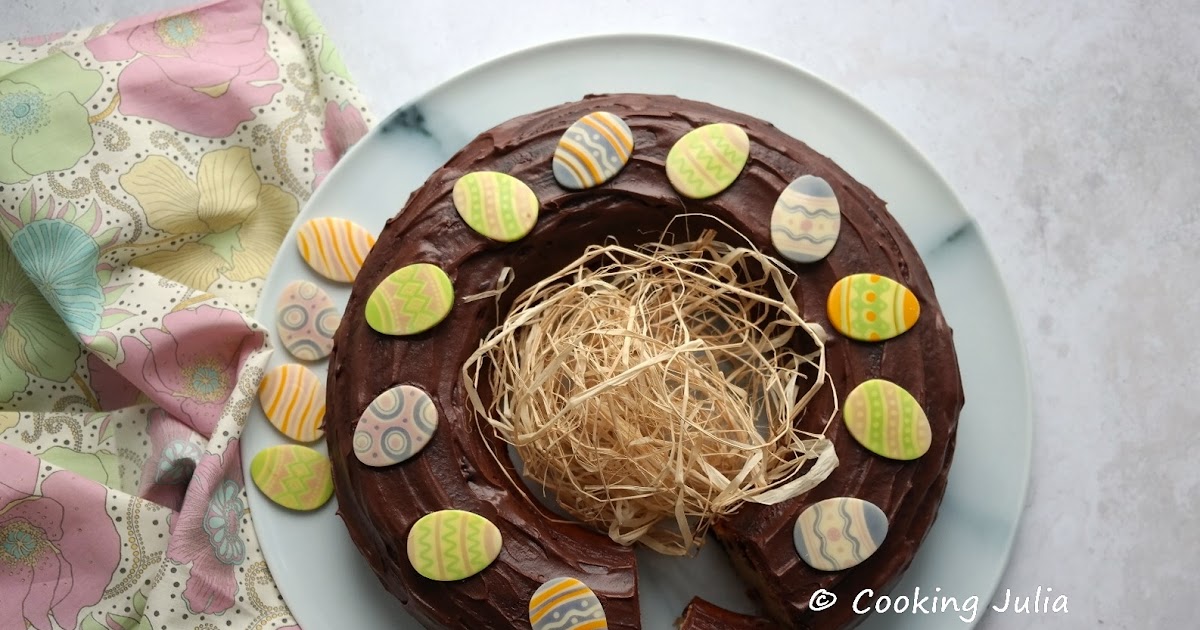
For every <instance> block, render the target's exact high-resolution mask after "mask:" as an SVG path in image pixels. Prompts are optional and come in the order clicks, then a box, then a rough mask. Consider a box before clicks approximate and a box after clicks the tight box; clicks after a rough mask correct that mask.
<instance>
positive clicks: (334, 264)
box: [296, 217, 375, 282]
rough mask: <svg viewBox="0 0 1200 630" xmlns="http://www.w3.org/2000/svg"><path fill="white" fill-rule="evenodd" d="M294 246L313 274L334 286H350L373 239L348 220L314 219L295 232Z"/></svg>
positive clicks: (372, 236) (373, 242)
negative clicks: (343, 283)
mask: <svg viewBox="0 0 1200 630" xmlns="http://www.w3.org/2000/svg"><path fill="white" fill-rule="evenodd" d="M296 245H297V246H298V247H299V248H300V256H301V257H303V258H304V262H306V263H308V266H309V267H312V269H313V271H316V272H317V273H319V274H321V275H322V276H325V277H326V278H329V279H330V280H333V281H334V282H354V277H355V276H357V275H358V271H359V270H360V269H362V265H363V260H365V259H366V258H367V253H368V252H370V251H371V248H372V247H374V246H375V235H374V234H371V233H370V232H369V231H367V229H366V228H364V227H363V226H361V225H359V224H357V223H355V222H353V221H350V220H348V219H339V218H336V217H318V218H316V219H310V220H308V221H305V222H304V225H301V226H300V229H298V230H296Z"/></svg>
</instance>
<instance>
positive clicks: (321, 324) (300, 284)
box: [275, 280, 342, 361]
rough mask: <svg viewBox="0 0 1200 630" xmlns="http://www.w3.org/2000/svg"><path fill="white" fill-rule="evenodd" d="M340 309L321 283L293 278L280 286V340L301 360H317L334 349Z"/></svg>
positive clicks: (285, 347) (276, 313) (276, 319)
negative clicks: (290, 281)
mask: <svg viewBox="0 0 1200 630" xmlns="http://www.w3.org/2000/svg"><path fill="white" fill-rule="evenodd" d="M341 322H342V312H341V310H339V309H338V307H337V305H336V304H334V303H333V298H331V297H329V294H328V293H326V292H325V290H324V289H322V288H321V287H319V286H317V285H315V284H313V283H311V282H309V281H307V280H296V281H295V282H292V283H291V284H289V285H287V286H286V287H284V288H283V293H281V294H280V296H279V304H278V305H277V307H276V311H275V327H276V329H277V330H278V332H279V343H280V344H281V345H282V346H283V349H284V350H287V351H288V353H289V354H291V355H292V356H294V357H296V358H297V359H300V360H301V361H316V360H318V359H324V358H325V357H327V356H329V353H330V351H332V350H333V334H334V333H335V332H337V327H338V324H340V323H341Z"/></svg>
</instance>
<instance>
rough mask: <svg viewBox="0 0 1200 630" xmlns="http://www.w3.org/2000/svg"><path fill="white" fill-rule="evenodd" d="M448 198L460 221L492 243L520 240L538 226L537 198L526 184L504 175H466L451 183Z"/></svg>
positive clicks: (487, 173)
mask: <svg viewBox="0 0 1200 630" xmlns="http://www.w3.org/2000/svg"><path fill="white" fill-rule="evenodd" d="M451 197H452V199H453V201H454V209H455V210H457V211H458V215H459V216H460V217H462V220H463V221H464V222H466V224H467V225H468V226H470V228H471V229H472V230H475V231H476V232H478V233H479V234H482V235H483V236H486V237H488V238H490V239H492V240H494V241H500V242H502V243H511V242H513V241H517V240H520V239H521V238H523V237H524V236H525V235H526V234H528V233H529V231H530V230H532V229H533V226H534V224H536V223H537V218H538V207H539V204H538V198H537V195H535V194H534V192H533V190H532V189H531V188H530V187H529V186H527V185H525V182H523V181H521V180H519V179H517V178H515V177H513V176H512V175H508V174H506V173H497V172H495V171H476V172H474V173H467V174H466V175H463V176H462V177H460V178H458V181H456V182H454V191H453V193H452V195H451Z"/></svg>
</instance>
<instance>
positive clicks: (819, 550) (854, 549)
mask: <svg viewBox="0 0 1200 630" xmlns="http://www.w3.org/2000/svg"><path fill="white" fill-rule="evenodd" d="M887 531H888V522H887V515H886V514H884V513H883V510H881V509H879V507H878V506H876V505H875V504H874V503H871V502H869V501H863V500H862V499H856V498H853V497H834V498H832V499H825V500H824V501H821V502H819V503H815V504H813V505H810V506H808V507H807V508H805V509H804V511H803V512H801V513H800V516H799V517H797V518H796V525H795V527H793V529H792V542H793V543H794V544H795V546H796V553H798V554H800V559H802V560H804V562H805V563H807V564H808V566H810V567H812V568H814V569H816V570H818V571H841V570H843V569H849V568H850V567H853V566H857V565H859V564H861V563H862V562H863V561H864V560H866V559H867V558H870V557H871V554H873V553H875V551H876V550H877V549H879V546H880V545H882V544H883V539H884V537H885V536H887Z"/></svg>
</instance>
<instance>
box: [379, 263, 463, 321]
mask: <svg viewBox="0 0 1200 630" xmlns="http://www.w3.org/2000/svg"><path fill="white" fill-rule="evenodd" d="M453 305H454V285H453V284H452V283H451V282H450V277H449V276H447V275H446V272H445V271H442V270H441V269H440V268H439V267H438V266H437V265H431V264H429V263H415V264H412V265H406V266H404V267H401V268H400V269H397V270H396V271H394V272H392V273H391V275H389V276H388V277H386V278H384V279H383V281H382V282H380V283H379V286H377V287H375V290H374V291H372V292H371V297H369V298H367V307H366V312H365V315H366V318H367V324H369V325H370V326H371V328H374V329H375V330H377V331H379V332H381V333H383V334H385V335H415V334H417V333H420V332H425V331H426V330H429V329H430V328H433V327H434V326H436V325H438V323H439V322H441V321H442V320H443V319H445V317H446V315H449V314H450V308H451V307H452V306H453Z"/></svg>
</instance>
